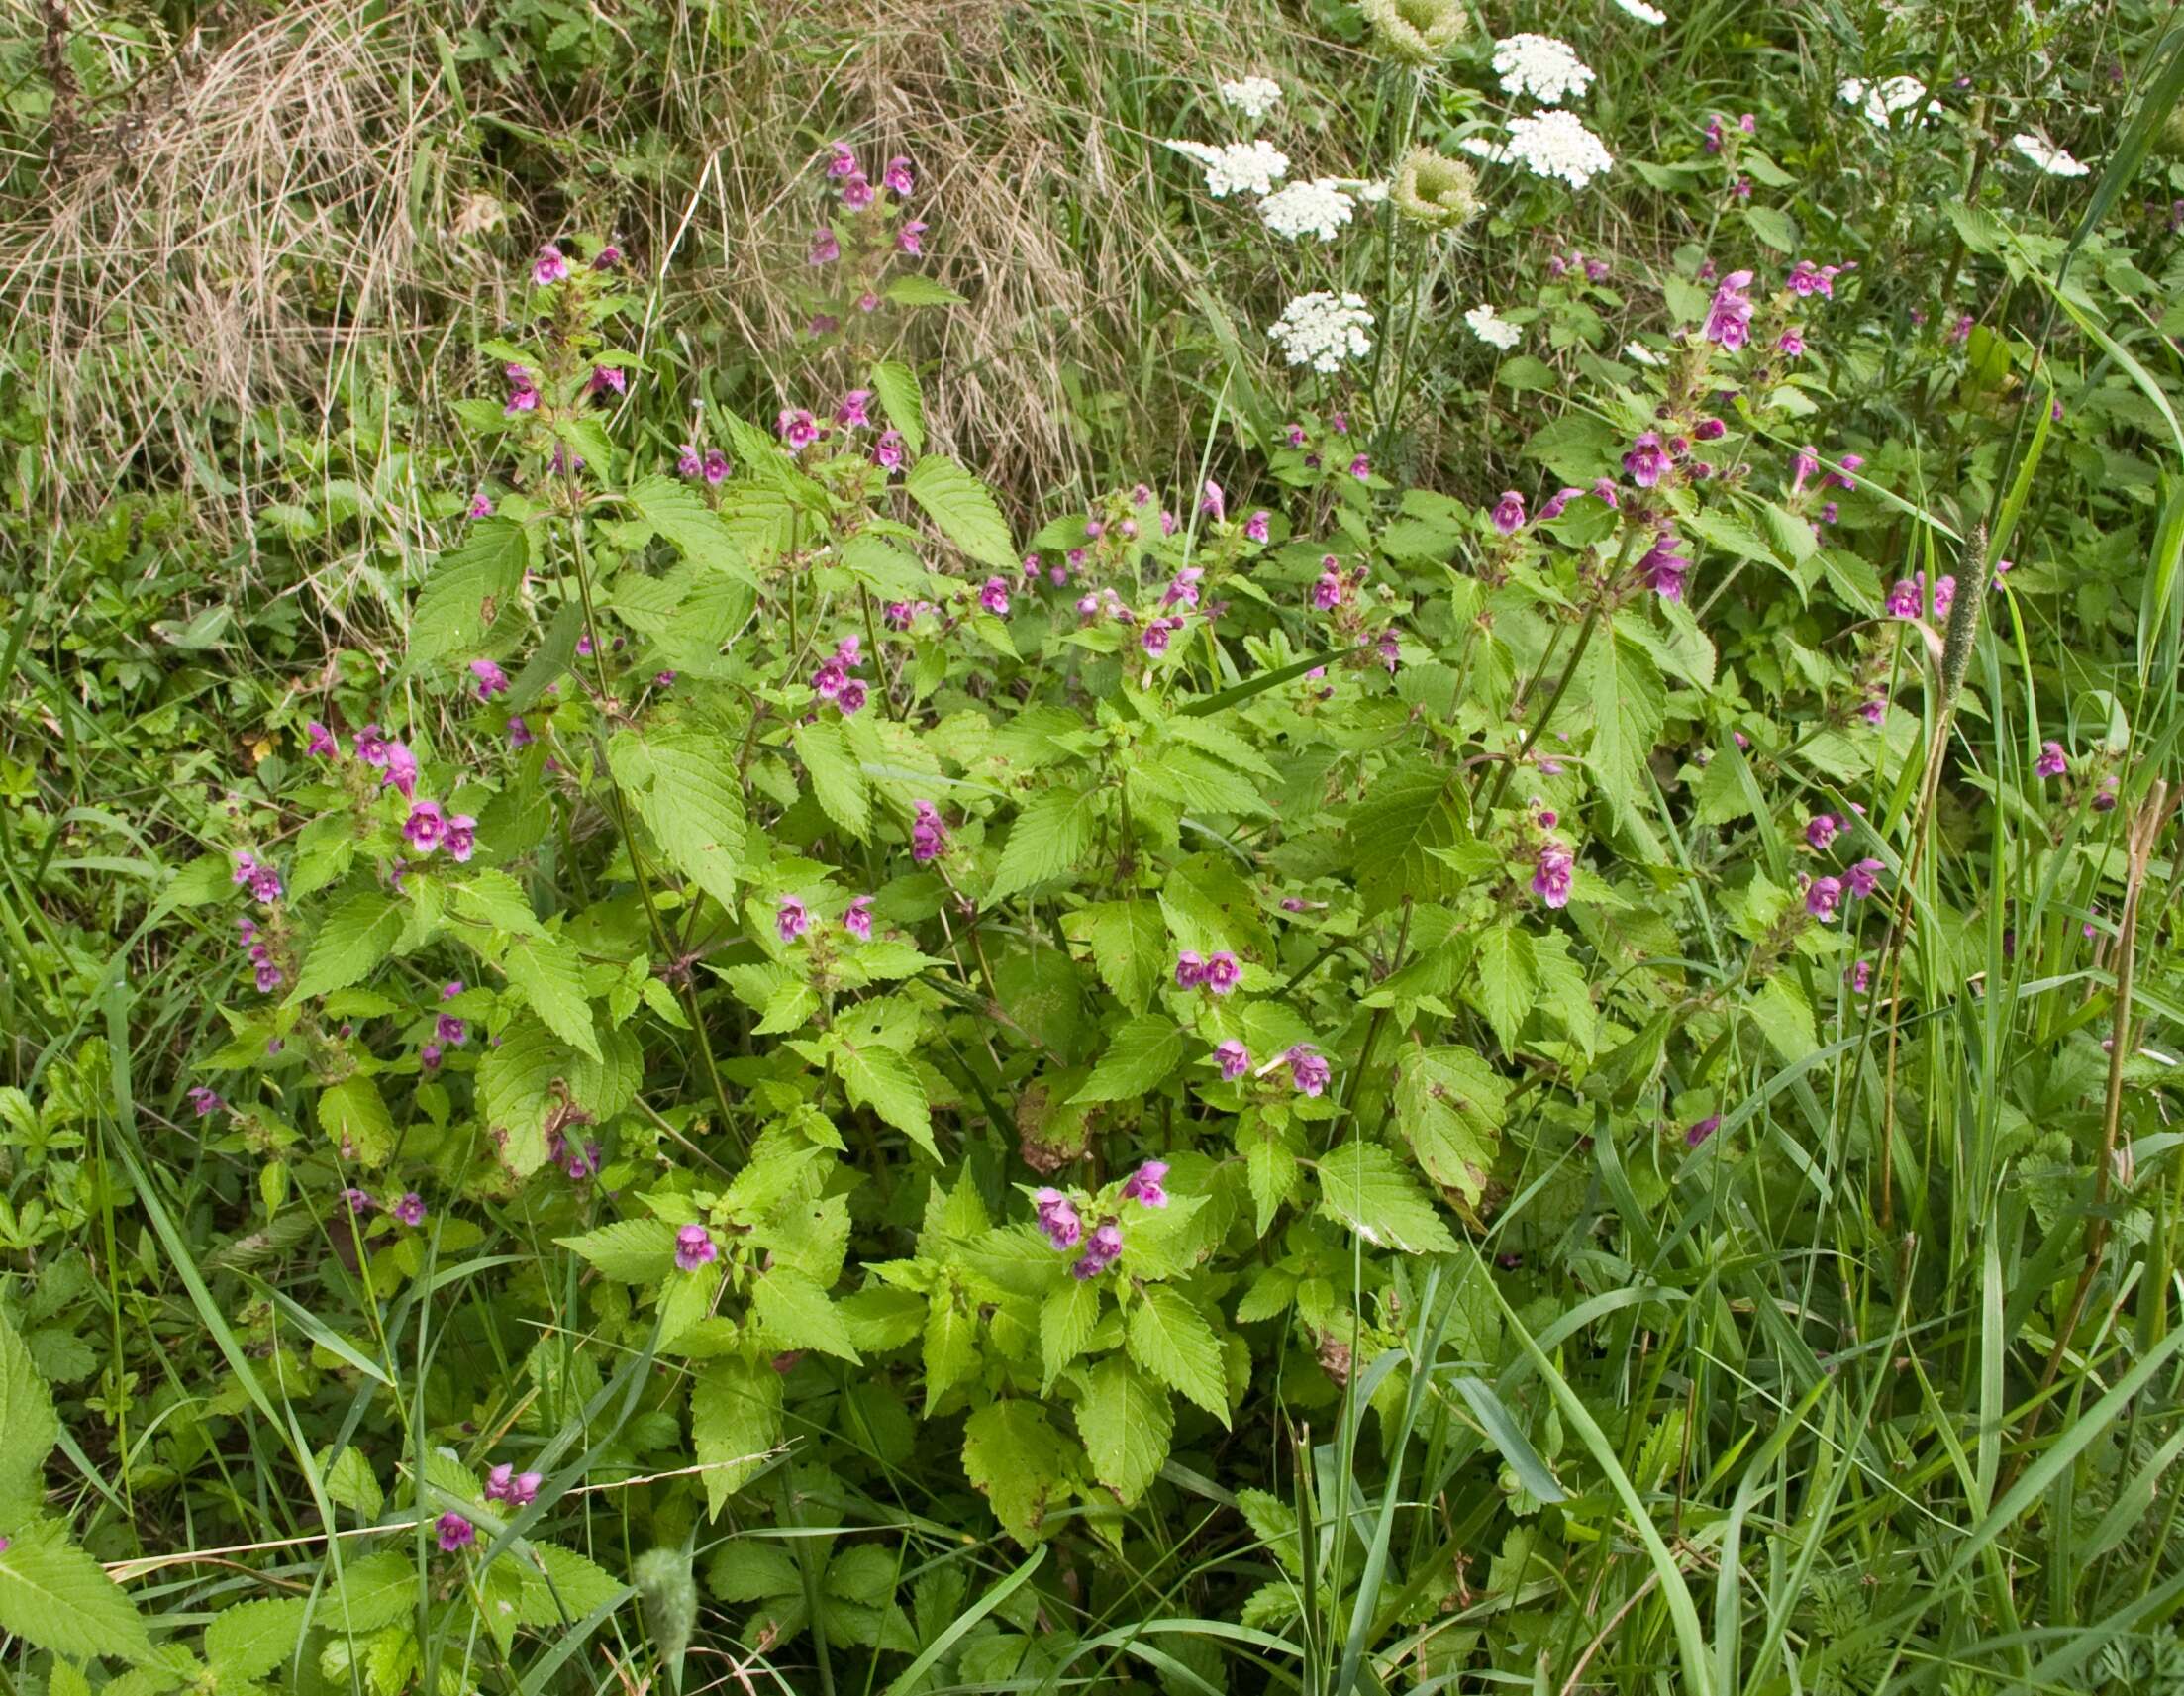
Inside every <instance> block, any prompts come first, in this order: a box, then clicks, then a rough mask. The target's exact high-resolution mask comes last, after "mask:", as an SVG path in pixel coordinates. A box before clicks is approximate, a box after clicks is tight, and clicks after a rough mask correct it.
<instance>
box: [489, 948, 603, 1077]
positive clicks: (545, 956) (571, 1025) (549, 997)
mask: <svg viewBox="0 0 2184 1696" xmlns="http://www.w3.org/2000/svg"><path fill="white" fill-rule="evenodd" d="M501 967H502V969H503V970H504V971H506V972H507V973H508V981H509V982H510V983H512V984H514V985H515V986H516V987H517V988H518V989H520V990H522V991H523V995H524V999H525V1000H526V1001H528V1002H530V1003H531V1010H532V1011H533V1012H534V1013H536V1014H538V1016H539V1017H540V1019H541V1020H542V1021H543V1022H544V1023H545V1025H546V1029H547V1030H549V1031H551V1032H552V1033H553V1034H554V1035H555V1036H556V1037H558V1038H560V1039H561V1041H562V1042H564V1043H566V1044H568V1045H569V1047H571V1048H575V1049H576V1050H577V1051H578V1052H579V1053H582V1054H584V1055H586V1056H587V1057H588V1058H590V1059H592V1060H598V1059H599V1058H601V1054H600V1049H599V1037H598V1033H597V1032H596V1031H594V1030H593V1029H592V1017H591V1001H590V998H589V997H587V996H586V995H585V994H584V962H583V961H582V959H581V958H579V957H578V955H577V952H576V945H575V944H573V943H571V942H569V941H568V940H567V939H566V938H562V937H548V936H540V937H527V938H521V939H519V940H517V941H516V942H514V943H512V944H510V945H509V948H508V953H507V955H506V957H505V958H503V959H502V961H501Z"/></svg>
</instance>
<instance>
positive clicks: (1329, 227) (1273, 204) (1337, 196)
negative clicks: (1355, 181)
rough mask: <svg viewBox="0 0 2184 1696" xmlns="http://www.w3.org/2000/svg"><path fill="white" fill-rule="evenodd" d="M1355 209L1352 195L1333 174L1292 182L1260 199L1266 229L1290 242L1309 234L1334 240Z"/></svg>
mask: <svg viewBox="0 0 2184 1696" xmlns="http://www.w3.org/2000/svg"><path fill="white" fill-rule="evenodd" d="M1354 210H1355V207H1354V205H1353V203H1352V202H1351V200H1350V197H1349V196H1348V195H1347V194H1344V193H1343V192H1342V190H1341V187H1340V184H1338V183H1337V181H1336V179H1335V178H1334V177H1331V176H1322V177H1314V178H1313V179H1312V181H1310V182H1293V183H1291V184H1290V185H1289V186H1288V187H1287V188H1283V189H1277V190H1275V192H1274V193H1272V194H1269V195H1268V196H1267V197H1266V198H1265V199H1264V200H1262V201H1260V202H1259V216H1260V217H1261V218H1263V219H1265V220H1266V227H1267V229H1269V230H1271V231H1273V232H1274V234H1275V235H1277V236H1280V237H1282V238H1283V239H1284V240H1286V241H1290V242H1296V241H1301V240H1302V239H1303V238H1305V237H1307V236H1317V237H1319V239H1320V240H1321V241H1323V242H1332V241H1334V240H1335V232H1336V231H1338V230H1340V229H1341V227H1342V226H1343V225H1345V224H1347V223H1348V222H1349V215H1350V213H1351V212H1352V211H1354Z"/></svg>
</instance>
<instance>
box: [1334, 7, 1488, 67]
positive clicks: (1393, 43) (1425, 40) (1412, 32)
mask: <svg viewBox="0 0 2184 1696" xmlns="http://www.w3.org/2000/svg"><path fill="white" fill-rule="evenodd" d="M1358 10H1359V11H1361V12H1363V13H1364V15H1365V22H1366V23H1368V24H1370V25H1371V26H1372V30H1373V34H1374V35H1376V36H1378V37H1379V38H1380V44H1381V46H1383V47H1384V48H1386V49H1387V50H1388V51H1389V52H1391V53H1393V54H1394V55H1395V56H1396V57H1397V58H1399V59H1402V60H1404V61H1406V62H1407V63H1410V64H1435V63H1438V62H1439V60H1440V59H1442V58H1444V57H1446V56H1447V52H1448V50H1449V49H1450V48H1451V47H1453V46H1455V43H1456V38H1457V37H1458V36H1460V35H1462V34H1463V32H1464V29H1465V28H1466V27H1467V26H1468V25H1469V23H1470V19H1469V18H1467V17H1466V16H1465V15H1464V10H1463V7H1462V5H1461V4H1460V0H1358Z"/></svg>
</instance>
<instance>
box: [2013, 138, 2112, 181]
mask: <svg viewBox="0 0 2184 1696" xmlns="http://www.w3.org/2000/svg"><path fill="white" fill-rule="evenodd" d="M2010 146H2011V147H2013V148H2015V149H2017V150H2018V151H2019V152H2020V153H2022V154H2023V155H2024V156H2025V159H2026V162H2027V163H2029V164H2031V165H2032V166H2033V167H2034V168H2035V170H2043V171H2045V172H2046V173H2047V174H2048V175H2049V176H2084V175H2085V174H2086V173H2087V172H2088V171H2090V170H2091V169H2092V168H2093V167H2092V166H2091V165H2089V164H2087V163H2085V162H2084V161H2083V160H2081V159H2074V158H2072V157H2071V156H2070V155H2069V154H2068V153H2066V152H2064V151H2063V150H2062V149H2060V148H2058V147H2056V146H2055V145H2054V143H2052V142H2050V141H2048V140H2046V139H2045V138H2044V137H2040V136H2012V137H2011V138H2010Z"/></svg>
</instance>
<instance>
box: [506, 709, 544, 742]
mask: <svg viewBox="0 0 2184 1696" xmlns="http://www.w3.org/2000/svg"><path fill="white" fill-rule="evenodd" d="M538 740H539V739H538V738H537V737H535V736H533V735H532V734H531V727H530V726H529V725H527V724H525V723H524V720H523V715H522V714H521V713H510V714H509V715H508V741H509V746H510V747H512V748H529V747H530V746H531V745H532V744H533V743H535V742H537V741H538Z"/></svg>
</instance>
